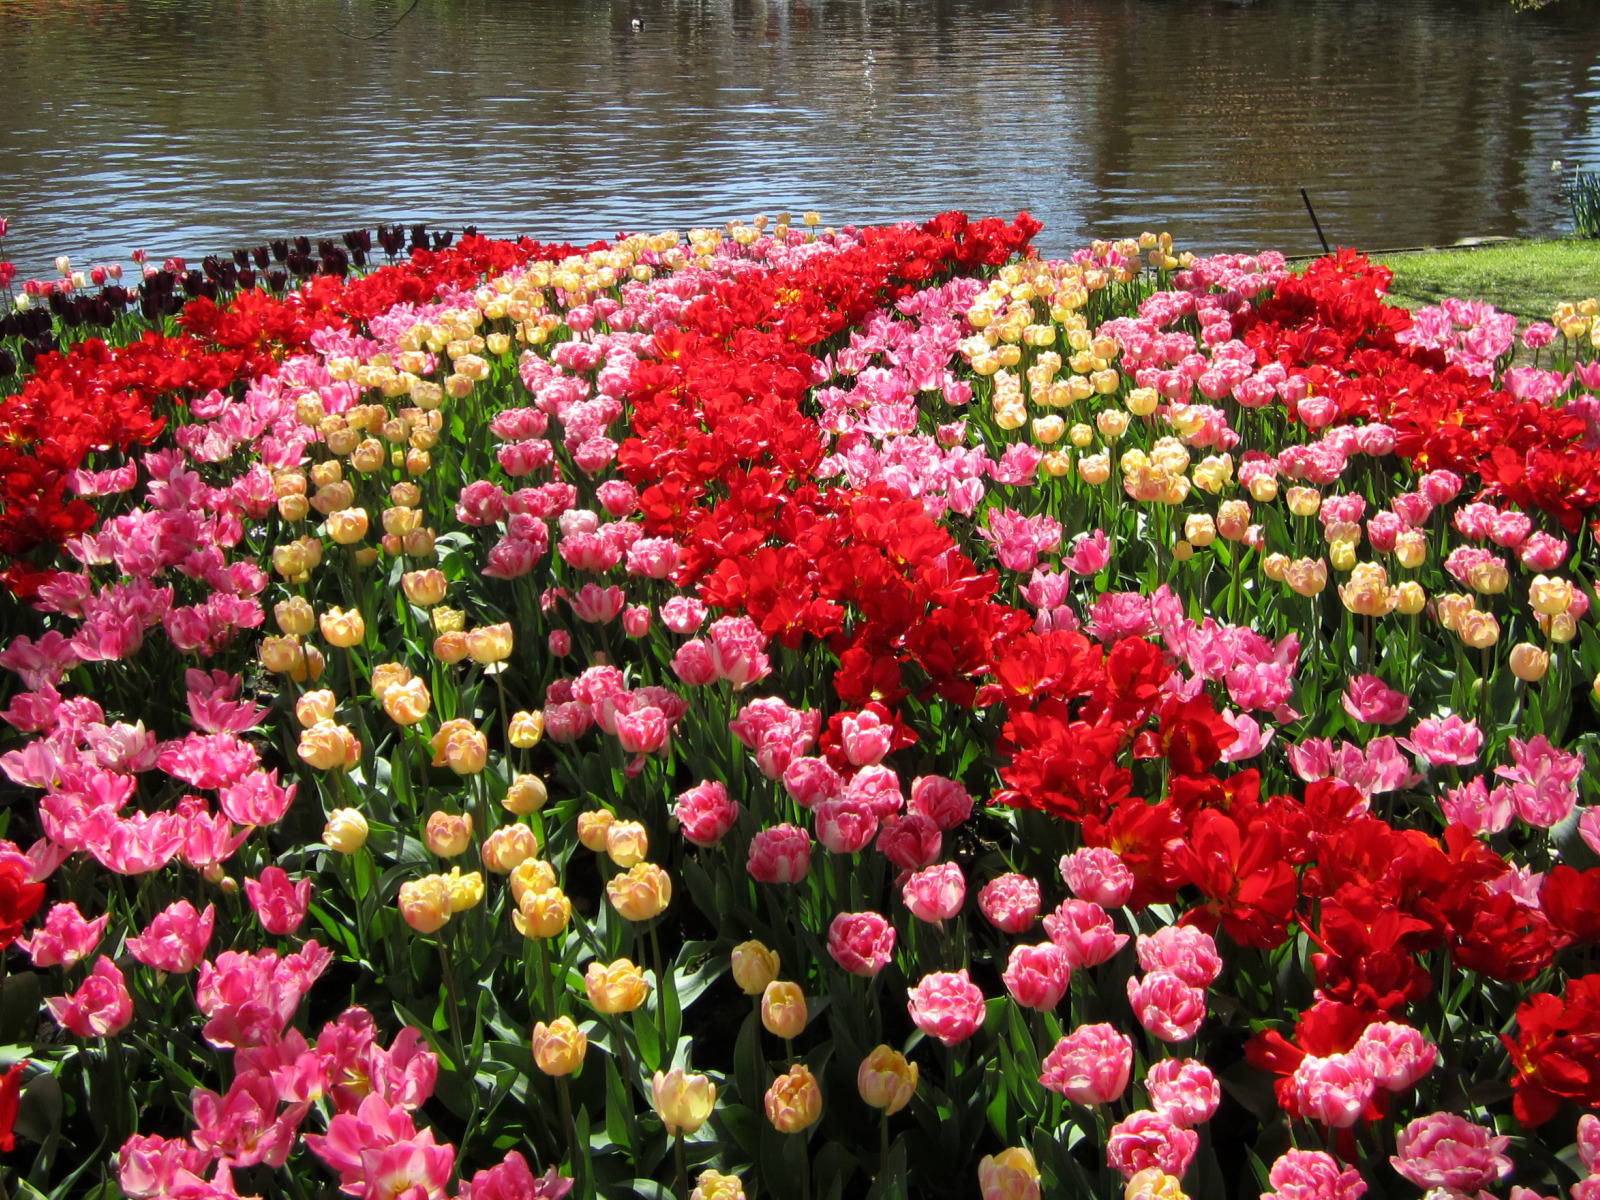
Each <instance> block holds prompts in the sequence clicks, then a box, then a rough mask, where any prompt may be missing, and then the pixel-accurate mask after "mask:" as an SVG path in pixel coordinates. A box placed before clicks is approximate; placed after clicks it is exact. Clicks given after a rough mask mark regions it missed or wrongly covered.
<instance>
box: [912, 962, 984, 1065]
mask: <svg viewBox="0 0 1600 1200" xmlns="http://www.w3.org/2000/svg"><path fill="white" fill-rule="evenodd" d="M906 998H907V1004H906V1007H907V1008H908V1009H909V1011H910V1013H911V1020H912V1022H913V1023H914V1024H915V1025H916V1027H917V1028H918V1029H920V1030H922V1032H923V1033H925V1034H928V1035H929V1036H930V1037H936V1038H938V1039H939V1041H941V1042H943V1043H944V1044H945V1045H946V1046H954V1045H955V1044H956V1043H957V1042H964V1041H966V1040H967V1039H968V1038H969V1037H971V1036H972V1035H973V1034H975V1033H977V1032H978V1028H979V1027H980V1026H981V1025H982V1024H983V1019H984V1016H985V1015H986V1010H985V1008H984V1001H983V991H982V989H981V988H979V987H978V986H977V985H976V984H974V983H973V982H972V980H971V979H970V978H969V977H968V975H967V971H966V968H964V967H963V968H962V969H961V970H959V971H935V972H932V973H930V974H927V975H924V976H923V977H922V981H921V982H920V983H918V984H917V985H916V986H915V987H912V988H907V989H906Z"/></svg>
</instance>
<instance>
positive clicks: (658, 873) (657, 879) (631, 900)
mask: <svg viewBox="0 0 1600 1200" xmlns="http://www.w3.org/2000/svg"><path fill="white" fill-rule="evenodd" d="M606 895H607V896H608V897H609V898H610V900H611V906H612V907H613V908H615V909H616V910H617V913H618V915H619V916H621V917H622V918H623V919H624V920H628V921H648V920H650V919H651V918H652V917H655V916H659V915H660V914H661V912H662V911H663V910H664V909H665V908H666V907H667V905H668V904H670V903H671V902H672V879H671V877H670V876H668V875H667V873H666V872H665V871H664V870H662V869H661V868H660V867H658V866H656V865H655V864H654V863H645V862H642V863H635V864H634V865H633V866H632V867H631V868H630V869H629V870H628V871H627V872H626V873H624V874H621V875H613V876H612V877H611V878H610V879H609V880H608V881H607V882H606Z"/></svg>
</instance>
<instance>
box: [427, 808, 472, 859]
mask: <svg viewBox="0 0 1600 1200" xmlns="http://www.w3.org/2000/svg"><path fill="white" fill-rule="evenodd" d="M422 840H423V841H424V842H426V843H427V846H428V849H429V850H431V851H433V853H435V854H437V855H438V856H439V857H440V858H454V857H456V855H458V854H462V853H464V852H465V851H466V849H467V847H468V846H470V845H471V844H472V818H471V817H467V816H463V815H461V814H459V813H447V812H445V811H444V810H443V809H439V810H437V811H435V812H433V813H430V814H429V816H428V822H427V824H426V825H425V826H424V827H423V833H422Z"/></svg>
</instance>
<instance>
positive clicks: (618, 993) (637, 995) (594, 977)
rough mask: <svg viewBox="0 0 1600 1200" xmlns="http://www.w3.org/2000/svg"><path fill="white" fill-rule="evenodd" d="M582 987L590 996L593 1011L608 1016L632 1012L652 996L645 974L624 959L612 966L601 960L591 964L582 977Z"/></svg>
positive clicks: (618, 960)
mask: <svg viewBox="0 0 1600 1200" xmlns="http://www.w3.org/2000/svg"><path fill="white" fill-rule="evenodd" d="M583 988H584V991H586V992H588V993H589V1003H590V1004H591V1005H593V1006H594V1010H595V1011H596V1012H599V1013H608V1014H609V1013H625V1012H632V1011H633V1010H634V1009H636V1008H638V1007H639V1006H640V1005H641V1004H643V1003H644V1002H645V998H646V997H647V996H648V995H649V994H650V983H649V981H648V980H647V979H645V977H644V972H643V971H641V970H640V969H639V968H638V967H636V966H634V965H633V963H631V962H629V961H628V960H627V959H625V958H619V959H617V961H616V962H614V963H611V964H610V965H609V966H607V965H605V964H603V963H600V962H598V961H596V962H592V963H590V964H589V969H588V971H587V972H586V973H585V974H584V977H583Z"/></svg>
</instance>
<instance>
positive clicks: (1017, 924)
mask: <svg viewBox="0 0 1600 1200" xmlns="http://www.w3.org/2000/svg"><path fill="white" fill-rule="evenodd" d="M978 911H979V912H981V913H982V914H983V915H984V916H985V917H987V918H988V920H989V923H990V924H991V925H993V926H994V927H995V928H996V929H998V930H1000V931H1001V932H1002V933H1027V932H1028V930H1030V929H1032V928H1033V925H1034V922H1035V921H1037V920H1038V919H1039V883H1038V881H1037V880H1034V879H1030V878H1028V876H1026V875H1018V874H1016V873H1015V872H1013V873H1011V874H1009V875H999V876H996V877H995V878H994V879H991V880H990V881H989V882H988V883H986V884H984V885H983V889H982V890H981V891H980V892H979V893H978Z"/></svg>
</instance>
